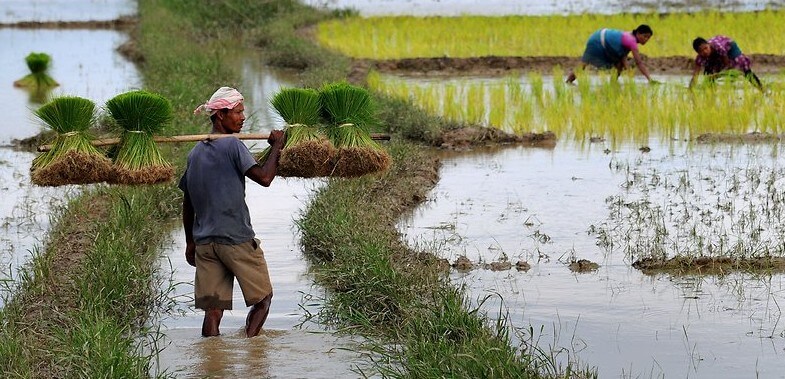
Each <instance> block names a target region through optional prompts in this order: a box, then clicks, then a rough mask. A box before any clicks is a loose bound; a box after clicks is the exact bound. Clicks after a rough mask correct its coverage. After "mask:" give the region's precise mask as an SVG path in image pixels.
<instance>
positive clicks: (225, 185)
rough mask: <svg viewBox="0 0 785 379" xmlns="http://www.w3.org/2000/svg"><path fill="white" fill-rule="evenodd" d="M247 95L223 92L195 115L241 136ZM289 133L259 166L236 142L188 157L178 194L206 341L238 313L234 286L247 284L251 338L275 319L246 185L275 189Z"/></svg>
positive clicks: (210, 144)
mask: <svg viewBox="0 0 785 379" xmlns="http://www.w3.org/2000/svg"><path fill="white" fill-rule="evenodd" d="M244 110H245V108H244V106H243V95H242V94H240V92H238V91H237V90H236V89H234V88H229V87H221V88H219V89H218V90H217V91H215V93H214V94H213V95H212V97H211V98H210V100H208V101H207V102H206V103H205V104H203V105H200V106H199V107H198V108H196V110H195V111H194V113H195V114H200V113H201V114H207V115H209V116H210V120H211V121H212V125H213V128H212V132H211V134H235V133H239V132H240V129H242V127H243V122H244V121H245V115H244V114H243V111H244ZM284 139H285V137H284V133H283V131H280V130H273V131H272V132H270V136H269V137H268V139H267V142H268V143H269V144H270V146H272V149H271V151H270V156H269V158H268V159H267V160H266V161H265V162H264V164H263V165H261V166H260V165H259V164H257V162H256V160H255V159H254V157H253V155H252V154H251V152H250V151H248V148H247V147H246V146H245V144H243V143H242V141H240V139H238V138H236V137H224V138H214V139H206V140H204V141H200V142H198V143H197V144H196V146H194V148H193V149H192V150H191V152H190V153H189V154H188V163H187V166H186V169H185V173H184V174H183V177H182V178H181V179H180V184H179V188H180V189H181V190H182V191H183V194H184V197H183V228H184V229H185V241H186V247H185V259H186V261H188V264H190V265H191V266H194V267H196V276H195V279H194V299H195V302H196V307H197V308H199V309H202V310H204V312H205V313H204V321H203V323H202V336H205V337H209V336H217V335H219V334H220V332H219V330H218V327H219V325H220V323H221V317H222V316H223V312H224V310H225V309H232V287H233V284H234V278H235V277H237V281H238V282H239V283H240V288H241V289H242V292H243V297H244V298H245V304H246V306H249V307H251V310H250V311H249V312H248V316H247V317H246V320H245V334H246V336H247V337H254V336H256V335H257V334H259V331H260V330H261V329H262V326H263V325H264V322H265V320H266V319H267V314H268V313H269V311H270V301H271V300H272V297H273V289H272V284H271V283H270V276H269V274H268V272H267V263H266V261H265V259H264V253H263V252H262V249H261V247H260V244H259V243H260V242H259V240H258V239H256V238H255V233H254V231H253V229H252V227H251V217H250V214H249V212H248V205H247V204H246V202H245V178H246V177H248V178H250V179H251V180H253V181H254V182H256V183H259V184H261V185H262V186H264V187H268V186H270V183H271V182H272V181H273V179H274V178H275V175H276V171H277V169H278V157H279V156H280V152H281V149H282V148H283V145H284V142H285V141H284Z"/></svg>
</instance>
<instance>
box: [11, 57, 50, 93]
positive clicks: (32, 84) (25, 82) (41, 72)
mask: <svg viewBox="0 0 785 379" xmlns="http://www.w3.org/2000/svg"><path fill="white" fill-rule="evenodd" d="M51 61H52V58H51V57H50V56H49V55H48V54H46V53H30V54H28V55H27V57H25V62H26V63H27V67H28V68H29V69H30V74H27V75H26V76H25V77H23V78H22V79H19V80H17V81H15V82H14V86H15V87H26V88H47V87H56V86H59V85H60V84H59V83H57V81H55V80H54V79H52V77H50V76H49V74H48V71H49V64H50V63H51Z"/></svg>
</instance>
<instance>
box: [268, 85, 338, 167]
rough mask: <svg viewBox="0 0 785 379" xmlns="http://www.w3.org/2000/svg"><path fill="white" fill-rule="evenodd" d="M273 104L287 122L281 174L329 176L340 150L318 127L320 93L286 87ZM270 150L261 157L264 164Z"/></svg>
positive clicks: (277, 94) (307, 89)
mask: <svg viewBox="0 0 785 379" xmlns="http://www.w3.org/2000/svg"><path fill="white" fill-rule="evenodd" d="M270 103H271V104H272V106H273V108H275V110H276V111H277V112H278V114H279V115H280V116H281V118H283V120H284V121H285V122H286V124H287V125H286V128H285V129H284V133H285V134H286V142H285V143H284V147H283V150H281V156H280V158H279V161H278V175H280V176H283V177H300V178H314V177H320V176H329V175H330V173H331V172H332V161H333V159H334V158H335V156H336V154H337V152H338V151H337V149H336V148H335V146H333V144H332V142H330V140H329V139H328V138H327V135H326V134H325V131H324V128H323V127H321V126H320V125H319V122H320V119H321V115H320V111H321V109H320V105H319V93H318V92H317V91H316V90H314V89H309V88H283V89H281V91H279V92H278V93H276V94H275V95H274V96H273V98H272V99H270ZM269 151H270V147H268V148H266V149H265V150H263V151H262V153H261V154H260V156H259V157H258V159H257V160H258V161H259V162H264V160H266V159H267V156H268V155H269Z"/></svg>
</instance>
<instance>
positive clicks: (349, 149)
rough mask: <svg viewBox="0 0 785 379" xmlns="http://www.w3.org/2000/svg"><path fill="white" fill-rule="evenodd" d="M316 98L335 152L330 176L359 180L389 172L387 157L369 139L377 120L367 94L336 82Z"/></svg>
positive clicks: (359, 88)
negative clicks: (369, 175)
mask: <svg viewBox="0 0 785 379" xmlns="http://www.w3.org/2000/svg"><path fill="white" fill-rule="evenodd" d="M319 98H320V102H321V104H322V117H323V118H324V119H325V122H326V124H327V136H328V137H329V139H330V141H332V143H333V145H335V147H336V148H337V149H338V154H337V155H336V156H335V158H334V160H333V170H332V173H331V176H338V177H358V176H362V175H366V174H370V173H375V172H379V171H384V170H386V169H387V168H389V166H390V162H391V159H390V156H389V154H388V153H387V151H385V150H384V149H383V148H382V147H381V145H379V144H378V143H376V141H374V140H373V139H372V138H371V134H370V128H371V126H372V125H374V124H376V119H375V106H374V103H373V99H372V98H371V95H370V93H369V92H368V91H367V90H366V89H364V88H362V87H358V86H354V85H351V84H348V83H345V82H339V83H331V84H326V85H324V86H322V88H321V89H320V91H319Z"/></svg>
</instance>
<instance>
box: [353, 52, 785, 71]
mask: <svg viewBox="0 0 785 379" xmlns="http://www.w3.org/2000/svg"><path fill="white" fill-rule="evenodd" d="M748 56H749V57H750V59H751V60H752V69H753V71H755V72H756V73H761V74H771V73H779V72H780V71H781V70H782V67H785V55H772V54H749V55H748ZM643 62H644V63H645V64H646V67H647V68H649V71H650V72H651V73H652V74H663V75H684V74H689V73H691V72H692V69H693V67H694V57H692V56H676V57H647V56H645V55H643ZM580 65H581V60H580V57H579V56H575V57H564V56H562V57H556V56H554V57H535V56H531V57H497V56H487V57H476V58H447V57H437V58H406V59H389V60H378V61H374V60H357V61H356V62H355V67H354V71H359V72H362V71H365V70H367V69H375V70H377V71H380V72H383V73H395V74H403V75H409V76H429V77H430V76H437V77H438V76H461V75H476V76H503V75H509V74H511V73H514V72H536V73H539V74H543V75H548V74H552V73H553V70H554V69H555V68H557V67H561V68H562V69H564V70H565V71H568V70H571V69H574V68H577V67H580Z"/></svg>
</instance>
